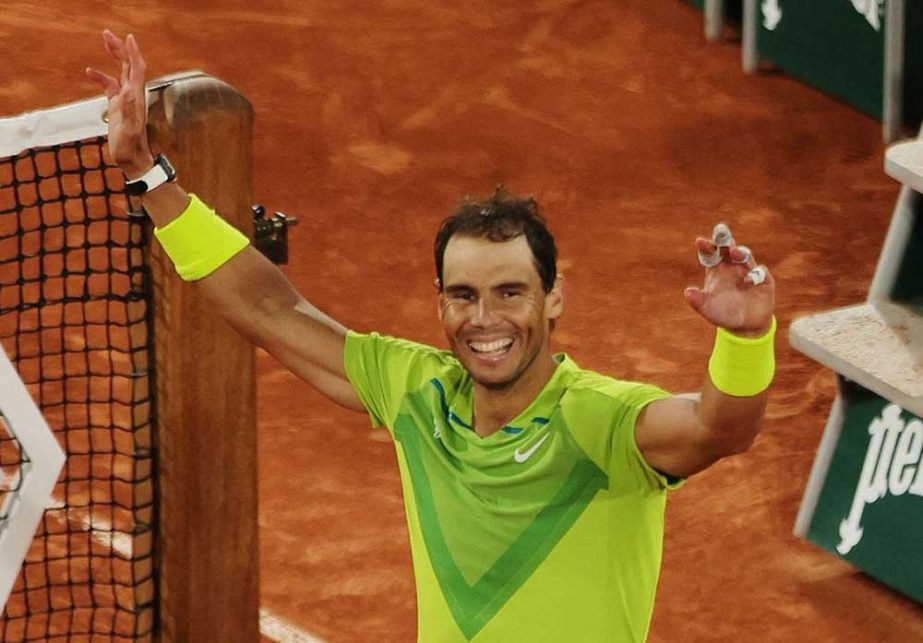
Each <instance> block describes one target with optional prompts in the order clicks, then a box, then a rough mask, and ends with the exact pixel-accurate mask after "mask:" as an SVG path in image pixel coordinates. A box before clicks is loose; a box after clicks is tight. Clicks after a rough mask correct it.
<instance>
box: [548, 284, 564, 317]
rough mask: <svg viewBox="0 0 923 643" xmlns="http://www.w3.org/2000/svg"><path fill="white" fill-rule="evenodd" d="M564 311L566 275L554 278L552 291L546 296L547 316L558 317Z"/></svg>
mask: <svg viewBox="0 0 923 643" xmlns="http://www.w3.org/2000/svg"><path fill="white" fill-rule="evenodd" d="M563 312H564V275H558V276H557V277H555V279H554V286H552V288H551V292H549V293H548V295H547V296H546V297H545V318H546V319H557V318H558V317H560V316H561V313H563Z"/></svg>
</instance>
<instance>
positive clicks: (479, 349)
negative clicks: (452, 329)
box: [468, 337, 513, 353]
mask: <svg viewBox="0 0 923 643" xmlns="http://www.w3.org/2000/svg"><path fill="white" fill-rule="evenodd" d="M512 345H513V340H512V338H510V337H507V338H506V339H498V340H496V341H493V342H468V346H470V347H471V350H473V351H474V352H476V353H493V352H494V351H499V350H502V349H504V348H509V347H510V346H512Z"/></svg>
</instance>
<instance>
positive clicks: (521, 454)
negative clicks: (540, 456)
mask: <svg viewBox="0 0 923 643" xmlns="http://www.w3.org/2000/svg"><path fill="white" fill-rule="evenodd" d="M549 435H551V434H550V433H546V434H545V435H543V436H542V439H541V440H539V441H538V442H536V443H535V444H533V445H532V446H531V447H529V448H528V449H526V450H525V451H520V450H519V449H516V451H514V452H513V459H514V460H515V461H516V462H518V463H520V464H522V463H523V462H525V461H526V460H528V459H529V458H531V457H532V455H533V454H534V453H535V452H536V451H538V448H539V447H540V446H542V443H543V442H544V441H545V440H547V439H548V436H549Z"/></svg>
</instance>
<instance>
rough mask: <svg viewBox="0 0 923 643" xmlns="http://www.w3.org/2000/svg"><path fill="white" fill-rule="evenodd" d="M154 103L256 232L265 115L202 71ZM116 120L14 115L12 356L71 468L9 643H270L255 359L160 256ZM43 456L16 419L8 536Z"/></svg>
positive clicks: (81, 108)
mask: <svg viewBox="0 0 923 643" xmlns="http://www.w3.org/2000/svg"><path fill="white" fill-rule="evenodd" d="M148 90H149V93H148V104H149V112H150V116H149V118H150V131H151V132H152V140H153V142H154V144H155V145H157V146H159V148H160V149H161V150H162V151H166V152H167V153H168V154H169V155H170V156H171V158H172V159H173V161H174V163H175V164H177V165H178V167H180V168H181V169H182V171H183V172H184V183H186V184H187V187H190V188H192V189H194V190H195V191H196V192H197V193H198V194H200V195H201V196H202V197H203V198H205V199H206V200H209V202H211V203H214V204H216V205H217V206H219V207H220V209H221V211H222V212H227V213H230V214H231V215H232V219H233V217H235V216H236V217H237V220H236V221H232V222H234V223H236V224H237V225H238V227H245V226H246V225H247V222H250V221H251V216H252V215H251V214H250V212H249V203H250V202H251V201H250V198H251V197H250V178H249V177H250V165H249V149H250V147H249V146H250V139H251V137H252V129H251V127H252V108H251V107H250V105H249V103H248V102H247V101H246V100H245V99H244V98H243V97H241V96H240V95H239V94H237V93H236V92H235V91H234V90H233V88H230V87H229V86H227V85H225V84H224V83H221V82H220V81H216V80H215V79H212V78H208V77H207V76H204V75H203V74H201V73H189V74H179V75H176V76H174V77H169V78H166V79H161V80H159V81H154V82H153V83H150V84H149V85H148ZM105 109H106V101H105V99H104V98H102V97H100V98H97V99H93V100H90V101H83V102H81V103H75V104H73V105H66V106H62V107H59V108H54V109H51V110H44V111H41V112H32V113H30V114H25V115H23V116H19V117H15V118H11V119H0V345H2V347H3V349H4V351H5V352H6V354H7V355H8V357H9V358H10V360H11V362H12V363H13V365H14V367H15V368H16V370H17V372H18V374H19V376H20V378H21V379H22V381H23V383H24V384H25V385H26V388H27V389H28V391H29V393H30V394H31V396H32V398H33V400H34V401H35V402H36V404H37V405H38V406H39V408H40V410H41V412H42V414H43V415H44V417H45V420H46V421H47V423H48V425H49V426H50V428H51V429H52V432H53V433H54V436H55V437H56V439H57V441H58V442H59V444H60V445H61V447H62V448H63V449H64V451H65V453H66V455H67V460H66V463H65V466H64V470H63V472H62V474H61V476H60V478H59V480H58V482H57V484H56V486H55V488H54V493H53V497H52V498H51V501H50V505H49V507H48V509H47V510H46V511H45V513H44V515H43V518H42V521H41V523H40V525H39V528H38V531H37V533H36V537H35V539H34V540H33V542H32V545H31V547H30V549H29V550H28V553H27V555H26V559H25V562H24V564H23V567H22V569H21V570H20V572H19V575H18V577H17V579H16V581H15V583H14V584H13V589H12V592H11V594H10V596H9V598H8V600H7V603H6V605H5V607H4V610H3V613H2V615H0V643H5V642H7V641H115V642H116V643H119V642H122V641H188V640H195V641H202V640H220V641H222V642H230V641H255V640H256V639H257V638H258V596H257V581H258V573H257V571H256V565H255V562H256V561H255V560H254V557H253V555H252V554H253V551H254V548H255V546H256V542H257V540H256V539H257V536H256V534H257V529H256V493H255V489H256V467H255V465H256V458H255V431H254V427H255V387H254V381H253V367H252V349H251V348H250V347H249V346H247V345H246V344H245V343H244V342H243V341H242V340H241V339H240V338H239V337H238V336H236V334H234V333H233V331H231V330H230V329H229V328H227V327H226V326H225V325H223V324H222V323H221V322H220V320H218V318H217V314H216V313H215V312H214V311H211V310H209V309H208V308H207V304H206V303H204V302H202V301H201V300H200V299H199V298H196V297H192V296H190V290H189V286H188V284H183V283H181V282H179V280H177V279H176V278H175V277H173V276H170V274H169V273H171V272H172V270H171V269H168V268H167V265H168V264H167V262H166V260H165V259H164V257H163V255H162V252H160V250H159V249H158V248H156V244H150V243H148V241H149V238H150V236H151V235H150V224H149V222H148V221H147V220H146V217H145V216H144V215H143V213H140V212H135V211H133V209H132V206H133V204H132V203H131V202H130V200H129V199H128V198H127V197H126V195H125V192H124V177H123V176H122V173H121V172H120V171H119V170H118V168H117V167H115V166H114V165H113V164H112V163H111V161H110V160H109V159H108V151H107V148H106V138H105V134H106V123H105V122H104V114H105ZM184 151H185V153H184ZM228 186H232V187H231V188H229V187H228ZM251 225H252V224H251ZM191 355H199V356H207V359H203V358H194V359H190V356H191ZM3 395H4V392H3V391H0V399H2V396H3ZM0 409H2V404H0ZM209 453H211V454H212V457H208V454H209ZM27 457H28V456H27V454H26V453H24V452H23V450H22V448H21V445H20V444H19V441H18V440H17V438H16V435H15V434H14V432H13V431H12V430H11V427H10V426H9V422H7V421H6V420H5V419H4V418H3V417H2V415H0V474H2V475H0V539H2V538H3V535H4V531H5V529H6V526H7V524H8V523H9V522H11V520H13V519H15V515H9V511H7V510H8V508H10V507H13V506H14V504H15V503H11V502H8V500H9V499H10V498H13V497H15V495H16V494H17V493H18V491H19V490H18V488H17V484H18V482H17V481H18V480H19V479H20V477H19V476H17V471H20V472H21V471H22V470H23V469H27V468H28V467H29V463H28V462H27V461H26V458H27ZM226 496H227V497H231V498H233V499H234V502H226V501H225V500H226ZM4 512H6V513H4ZM0 542H2V541H0ZM2 567H3V566H2V565H0V568H2ZM7 567H8V566H7Z"/></svg>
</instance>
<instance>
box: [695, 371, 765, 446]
mask: <svg viewBox="0 0 923 643" xmlns="http://www.w3.org/2000/svg"><path fill="white" fill-rule="evenodd" d="M768 398H769V395H768V390H764V391H763V392H761V393H758V394H757V395H752V396H748V397H737V396H734V395H726V394H724V393H722V392H721V391H719V390H718V389H717V388H715V385H714V384H713V383H712V382H711V378H710V377H707V376H706V381H705V383H704V384H703V386H702V397H701V399H700V400H699V403H698V406H697V408H696V416H697V418H698V422H699V424H700V426H702V427H703V430H704V431H705V432H706V433H707V435H708V439H709V441H710V442H711V443H712V444H713V445H715V449H716V451H719V452H721V453H722V454H732V453H742V452H744V451H746V450H747V449H748V448H749V447H750V445H751V444H752V443H753V440H754V439H756V436H757V434H758V433H759V430H760V427H761V425H762V422H763V415H764V413H765V411H766V403H767V400H768Z"/></svg>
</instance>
